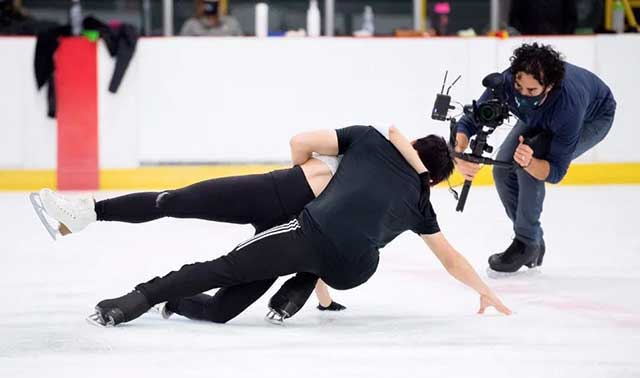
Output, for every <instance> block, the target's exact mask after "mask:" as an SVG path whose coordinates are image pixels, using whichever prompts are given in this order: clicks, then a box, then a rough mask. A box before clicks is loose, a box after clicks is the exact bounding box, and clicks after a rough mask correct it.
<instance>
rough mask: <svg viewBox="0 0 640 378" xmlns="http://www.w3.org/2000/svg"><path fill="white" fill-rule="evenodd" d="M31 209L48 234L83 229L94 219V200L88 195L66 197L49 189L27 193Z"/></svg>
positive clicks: (54, 237)
mask: <svg viewBox="0 0 640 378" xmlns="http://www.w3.org/2000/svg"><path fill="white" fill-rule="evenodd" d="M29 199H30V200H31V204H32V205H33V209H34V210H35V212H36V214H37V215H38V218H40V221H41V222H42V225H43V226H44V227H45V229H46V230H47V232H48V233H49V235H51V237H52V238H53V239H54V240H55V239H57V238H58V237H59V236H64V235H67V234H70V233H75V232H79V231H82V230H83V229H85V228H86V227H87V226H88V225H89V224H90V223H92V222H95V221H96V212H95V210H94V201H93V198H90V197H79V198H67V197H64V196H61V195H60V194H57V193H55V192H53V191H52V190H50V189H42V190H41V191H40V192H39V193H31V194H30V195H29Z"/></svg>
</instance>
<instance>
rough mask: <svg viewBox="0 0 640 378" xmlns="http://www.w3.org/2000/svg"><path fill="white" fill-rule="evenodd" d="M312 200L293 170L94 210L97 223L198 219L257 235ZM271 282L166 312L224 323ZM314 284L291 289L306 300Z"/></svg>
mask: <svg viewBox="0 0 640 378" xmlns="http://www.w3.org/2000/svg"><path fill="white" fill-rule="evenodd" d="M313 198H314V195H313V192H312V191H311V188H310V187H309V184H308V183H307V180H306V178H305V177H304V173H303V172H302V169H301V168H300V167H297V166H296V167H293V168H290V169H283V170H277V171H273V172H270V173H265V174H257V175H245V176H236V177H225V178H219V179H211V180H206V181H202V182H199V183H196V184H193V185H189V186H187V187H184V188H181V189H176V190H169V191H164V192H143V193H133V194H129V195H125V196H121V197H116V198H112V199H107V200H104V201H99V202H97V203H96V206H95V209H96V214H97V219H98V220H100V221H120V222H127V223H142V222H148V221H152V220H155V219H159V218H162V217H174V218H198V219H205V220H210V221H218V222H227V223H236V224H252V225H253V226H254V228H255V229H256V233H260V232H262V231H264V230H266V229H268V228H270V227H273V226H275V225H278V224H281V223H284V222H285V221H288V220H289V219H291V218H292V217H294V216H296V215H298V214H299V213H300V211H302V209H303V208H304V206H305V205H306V204H307V203H308V202H310V201H311V200H312V199H313ZM278 258H282V256H280V257H278ZM264 262H265V264H266V263H268V260H264ZM277 277H278V276H277V275H274V276H271V277H269V278H265V279H261V280H258V281H253V282H244V283H242V284H238V285H235V286H231V287H224V288H221V289H220V290H218V291H217V292H216V293H215V295H214V296H213V297H212V296H209V295H206V294H200V295H197V296H195V297H193V298H179V297H172V301H171V302H170V303H169V309H170V310H171V311H173V312H176V313H178V314H180V315H183V316H186V317H188V318H192V319H200V320H209V321H213V322H217V323H224V322H227V321H229V320H231V319H233V318H234V317H236V316H237V315H238V314H240V313H241V312H242V311H244V310H245V309H246V308H247V307H248V306H249V305H251V304H252V303H253V302H255V301H256V300H257V299H258V298H260V297H261V296H262V295H263V294H264V293H265V292H266V291H267V290H268V289H269V288H270V287H271V286H272V285H273V283H274V282H275V280H276V278H277ZM317 279H318V278H317V277H314V276H312V275H308V274H302V275H300V276H296V277H295V278H293V279H292V280H293V281H292V283H293V282H295V283H296V285H295V286H297V287H298V288H299V290H303V291H308V294H307V295H306V298H308V297H309V295H310V294H311V291H313V287H314V286H315V282H316V281H317ZM290 286H291V285H290ZM292 289H293V288H292ZM207 290H208V289H207ZM203 291H204V290H203Z"/></svg>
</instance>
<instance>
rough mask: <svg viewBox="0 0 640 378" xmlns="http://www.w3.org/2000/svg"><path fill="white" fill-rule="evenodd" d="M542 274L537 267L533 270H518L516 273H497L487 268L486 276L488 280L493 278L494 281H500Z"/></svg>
mask: <svg viewBox="0 0 640 378" xmlns="http://www.w3.org/2000/svg"><path fill="white" fill-rule="evenodd" d="M540 274H542V269H541V268H540V267H539V266H536V267H534V268H528V269H523V270H519V271H517V272H509V273H507V272H498V271H497V270H493V269H491V268H490V267H489V268H487V276H488V277H489V278H493V279H494V280H500V279H504V278H515V277H531V276H537V275H540Z"/></svg>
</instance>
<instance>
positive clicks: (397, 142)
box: [389, 126, 427, 173]
mask: <svg viewBox="0 0 640 378" xmlns="http://www.w3.org/2000/svg"><path fill="white" fill-rule="evenodd" d="M389 142H391V144H393V146H394V147H395V148H396V149H397V150H398V151H400V154H402V157H404V159H405V160H406V161H407V162H409V164H411V166H412V167H413V169H415V170H416V172H418V173H423V172H426V171H427V167H425V166H424V164H423V163H422V160H420V157H419V156H418V153H417V152H416V150H415V149H414V148H413V146H412V145H411V142H409V140H408V139H407V138H406V137H405V136H404V135H402V133H401V132H400V130H398V129H397V128H396V127H395V126H391V127H389Z"/></svg>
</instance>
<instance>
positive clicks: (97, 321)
mask: <svg viewBox="0 0 640 378" xmlns="http://www.w3.org/2000/svg"><path fill="white" fill-rule="evenodd" d="M87 322H88V323H89V324H91V325H94V326H96V327H105V328H111V327H115V322H114V321H113V319H112V318H109V319H105V318H104V317H103V316H102V314H100V312H99V311H96V312H94V313H93V314H90V315H89V316H87Z"/></svg>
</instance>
